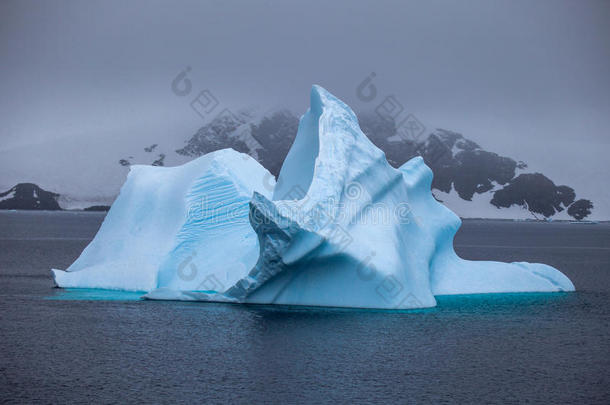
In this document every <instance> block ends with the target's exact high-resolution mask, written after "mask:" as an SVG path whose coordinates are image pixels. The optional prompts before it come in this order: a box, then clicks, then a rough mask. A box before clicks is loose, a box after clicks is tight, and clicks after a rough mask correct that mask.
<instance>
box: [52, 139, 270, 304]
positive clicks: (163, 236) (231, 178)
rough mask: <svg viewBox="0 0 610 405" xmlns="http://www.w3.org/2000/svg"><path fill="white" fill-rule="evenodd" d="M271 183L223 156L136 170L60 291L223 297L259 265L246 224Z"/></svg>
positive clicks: (255, 167) (247, 163) (59, 277)
mask: <svg viewBox="0 0 610 405" xmlns="http://www.w3.org/2000/svg"><path fill="white" fill-rule="evenodd" d="M274 185H275V180H274V178H273V176H272V175H271V174H270V173H269V172H268V171H267V170H265V169H264V168H263V167H262V166H261V165H260V164H258V163H257V162H256V161H255V160H254V159H252V158H250V157H249V156H248V155H245V154H241V153H238V152H235V151H234V150H231V149H225V150H221V151H217V152H213V153H210V154H207V155H205V156H202V157H200V158H198V159H195V160H193V161H191V162H189V163H187V164H185V165H182V166H178V167H153V166H132V168H131V171H130V173H129V176H128V177H127V181H126V182H125V184H124V185H123V187H122V189H121V193H120V194H119V196H118V197H117V199H116V201H115V202H114V204H113V205H112V208H111V209H110V211H109V212H108V214H107V216H106V218H105V220H104V222H103V224H102V226H101V228H100V230H99V232H98V233H97V235H96V236H95V238H94V239H93V241H92V242H91V243H90V244H89V246H87V248H86V249H85V250H84V251H83V253H82V254H81V255H80V257H79V258H78V259H77V260H76V261H75V262H74V263H73V264H72V265H71V266H70V267H69V268H68V269H67V271H62V270H53V275H54V278H55V282H56V284H57V285H58V286H60V287H79V288H106V289H119V290H131V291H151V290H153V289H157V288H161V289H162V291H164V294H165V296H166V297H168V298H169V297H172V296H175V295H179V291H181V290H186V291H193V290H216V291H224V289H225V288H226V287H228V286H231V285H232V284H234V283H235V282H236V281H237V280H238V279H239V278H241V277H243V275H245V274H247V272H248V271H249V269H250V268H252V266H254V264H255V263H256V261H257V258H258V251H259V247H258V240H257V237H256V234H255V233H254V231H253V230H252V227H251V226H250V223H249V220H248V214H249V208H248V203H249V201H250V198H251V196H252V193H253V192H254V190H257V191H258V192H260V193H262V194H264V195H268V196H271V191H272V190H273V187H274Z"/></svg>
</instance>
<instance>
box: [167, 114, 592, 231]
mask: <svg viewBox="0 0 610 405" xmlns="http://www.w3.org/2000/svg"><path fill="white" fill-rule="evenodd" d="M359 117H360V118H359V123H360V126H361V128H362V130H363V132H364V133H365V134H366V135H367V136H368V137H369V138H370V139H371V140H372V141H373V143H374V144H375V145H376V146H377V147H379V148H380V149H382V150H383V151H384V152H385V154H386V157H387V159H388V161H389V162H390V164H392V165H393V166H394V167H400V166H401V165H402V164H403V163H405V162H406V161H408V160H409V159H411V158H413V157H415V156H417V155H420V156H422V157H423V158H424V161H425V162H426V164H427V165H428V166H430V167H431V168H432V170H433V172H434V180H433V183H432V188H433V193H434V195H435V196H436V198H437V199H439V200H440V201H443V202H444V203H446V204H447V205H448V206H449V207H450V208H451V209H453V210H455V211H456V212H457V213H458V214H459V215H460V216H462V217H475V218H476V217H478V218H515V219H526V218H554V219H570V217H572V218H577V219H582V218H585V217H586V216H588V215H589V214H590V212H591V209H592V208H593V205H592V203H591V202H590V201H589V200H584V199H580V200H576V193H575V191H574V189H573V188H571V187H569V186H566V185H555V183H554V182H553V181H552V180H551V179H549V178H548V177H546V176H545V175H544V174H542V173H529V172H528V171H527V164H526V163H525V162H522V161H515V160H514V159H512V158H510V157H506V156H500V155H498V154H496V153H494V152H490V151H486V150H484V149H483V148H481V147H480V146H479V145H478V144H476V143H475V142H473V141H471V140H469V139H467V138H465V137H464V136H463V135H461V134H458V133H456V132H451V131H447V130H444V129H436V130H435V131H433V132H431V133H429V134H427V135H423V136H419V137H417V138H415V137H409V136H407V135H406V134H404V132H401V131H400V130H399V129H398V128H397V127H396V124H395V123H394V122H393V121H392V120H388V119H386V118H385V117H382V116H379V115H377V114H375V113H364V114H360V115H359ZM297 126H298V118H297V117H296V116H295V115H294V114H292V113H291V112H290V111H286V110H280V111H274V112H271V113H269V114H266V115H264V116H262V117H258V118H256V119H252V118H251V116H249V115H248V114H245V113H242V114H238V115H232V116H230V115H223V116H220V117H217V118H216V119H214V120H212V121H211V122H210V123H208V124H207V125H205V126H203V127H201V128H200V129H199V131H197V133H196V134H195V135H193V136H192V137H191V138H190V139H188V140H187V141H186V146H184V147H183V148H180V149H178V150H176V151H175V152H176V153H177V154H179V155H182V156H188V157H197V156H201V155H203V154H205V153H209V152H212V151H214V150H217V149H222V148H227V147H230V148H233V149H235V150H237V151H240V152H244V153H248V154H249V155H250V156H252V157H253V158H255V159H256V160H258V161H259V162H260V163H261V164H262V165H263V166H265V167H266V168H267V169H268V170H269V171H270V172H271V173H273V174H274V175H275V176H277V175H278V174H279V170H280V167H281V165H282V162H283V161H284V159H285V157H286V154H287V153H288V150H289V148H290V146H291V145H292V142H293V141H294V137H295V135H296V132H297Z"/></svg>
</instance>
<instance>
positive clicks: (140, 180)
mask: <svg viewBox="0 0 610 405" xmlns="http://www.w3.org/2000/svg"><path fill="white" fill-rule="evenodd" d="M238 155H239V154H237V152H234V151H227V150H225V151H221V152H217V153H215V154H210V155H206V156H204V157H202V158H200V159H197V160H196V161H194V162H191V163H189V164H187V165H184V166H181V167H177V168H172V169H167V168H154V169H153V168H148V167H146V168H145V167H138V168H137V169H136V170H137V171H136V172H135V173H138V171H141V172H142V174H141V175H140V174H138V175H136V174H135V173H132V174H130V177H129V178H128V180H127V182H126V184H125V185H124V187H123V190H122V191H121V195H120V196H119V198H118V199H117V201H116V202H115V204H114V205H113V207H112V209H111V211H110V212H109V214H108V217H107V219H106V221H105V222H104V224H103V225H102V228H101V229H100V232H99V233H98V235H97V236H96V238H95V239H94V241H93V242H92V243H91V244H90V245H89V246H88V247H87V249H86V250H85V251H84V252H83V254H82V255H81V257H80V258H79V259H78V260H77V261H76V262H75V263H74V264H73V265H72V266H71V267H70V268H69V269H68V270H69V271H68V272H61V271H57V270H54V273H55V279H56V282H57V284H58V285H60V286H79V287H98V288H118V289H130V290H141V291H147V292H148V293H147V294H146V295H145V297H146V298H150V299H182V300H202V301H225V302H238V303H261V304H287V305H311V306H335V307H358V308H400V309H402V308H418V307H430V306H434V305H435V304H436V300H435V298H434V296H435V295H443V294H467V293H489V292H533V291H536V292H551V291H573V290H574V286H573V285H572V283H571V282H570V280H569V279H568V278H567V277H565V276H564V275H563V274H562V273H561V272H559V271H558V270H556V269H554V268H552V267H550V266H547V265H543V264H529V263H510V264H509V263H498V262H482V261H481V262H472V261H466V260H463V259H461V258H459V257H458V256H457V255H456V253H455V251H454V250H453V237H454V235H455V233H456V231H457V230H458V228H459V226H460V224H461V222H460V219H459V218H458V217H457V216H456V215H455V214H453V213H452V212H451V211H450V210H449V209H447V208H446V207H445V206H443V205H442V204H440V203H439V202H438V201H436V200H435V199H434V197H433V196H432V193H431V188H430V185H431V181H432V171H431V170H430V169H429V168H428V167H427V166H426V165H425V164H424V162H423V160H422V159H421V158H419V157H417V158H414V159H411V160H410V161H409V162H407V163H405V164H404V165H403V166H402V167H401V168H400V169H395V168H393V167H391V166H390V165H389V164H388V162H387V160H386V158H385V155H384V153H383V152H382V151H381V150H379V149H378V148H377V147H376V146H375V145H373V144H372V143H371V142H370V141H369V140H368V139H367V137H366V136H365V135H364V134H363V133H362V131H361V130H360V127H359V125H358V120H357V118H356V116H355V114H354V113H353V111H352V110H351V109H350V108H349V107H348V106H347V105H346V104H344V103H343V102H342V101H340V100H338V99H337V98H336V97H334V96H333V95H332V94H330V93H329V92H327V91H326V90H324V89H323V88H321V87H319V86H313V88H312V91H311V106H310V108H309V110H308V111H307V113H306V114H305V115H304V116H303V117H302V118H301V121H300V124H299V129H298V132H297V136H296V139H295V141H294V144H293V146H292V148H291V150H290V152H289V153H288V156H287V157H286V160H285V162H284V164H283V166H282V169H281V171H280V175H279V178H278V182H277V185H276V186H275V188H274V189H273V190H272V187H273V184H270V182H269V179H270V175H269V173H268V172H267V171H266V170H265V169H263V168H262V167H261V166H260V165H258V164H257V163H256V162H254V161H253V160H251V159H247V158H246V159H244V158H242V157H240V158H237V157H236V156H238ZM240 159H241V160H240ZM157 170H162V171H159V172H157ZM136 189H139V191H138V193H135V191H136ZM271 190H272V191H271ZM132 195H134V196H132ZM203 197H205V198H206V199H207V200H211V202H212V203H213V204H212V205H213V206H214V208H215V209H213V210H211V211H210V210H207V209H206V210H203V212H202V213H201V215H199V216H195V217H194V218H193V217H192V216H190V215H189V213H188V210H189V207H192V206H193V204H194V203H196V200H197V199H198V198H203ZM131 200H133V201H134V202H131ZM130 246H133V247H130Z"/></svg>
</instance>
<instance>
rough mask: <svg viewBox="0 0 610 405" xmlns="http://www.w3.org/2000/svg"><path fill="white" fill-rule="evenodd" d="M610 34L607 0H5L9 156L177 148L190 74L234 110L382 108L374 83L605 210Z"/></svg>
mask: <svg viewBox="0 0 610 405" xmlns="http://www.w3.org/2000/svg"><path fill="white" fill-rule="evenodd" d="M609 38H610V1H585V0H583V1H572V0H569V1H560V0H552V1H542V0H536V1H531V0H527V1H514V0H512V1H492V0H484V1H473V0H468V1H430V0H427V1H396V2H394V1H354V0H350V1H309V0H308V1H299V2H296V1H282V2H280V1H246V0H243V1H227V0H223V1H198V2H190V1H175V2H170V1H167V2H158V1H100V2H97V1H42V0H41V1H6V0H4V1H2V2H0V58H1V59H0V60H1V65H0V66H2V76H1V77H0V152H4V153H5V154H7V153H11V151H13V150H17V149H19V148H21V150H23V148H24V147H27V146H28V145H35V144H40V143H44V144H55V143H56V142H55V140H59V139H66V138H70V137H78V138H79V140H80V142H83V145H87V142H86V141H87V140H91V143H90V144H91V145H96V144H97V143H96V142H99V141H100V138H101V137H109V138H111V137H114V138H117V137H119V138H123V139H128V138H130V137H137V136H144V135H143V134H145V135H146V136H149V138H153V140H154V138H155V137H160V136H162V134H168V133H170V134H172V136H175V137H177V138H180V140H181V141H182V140H183V139H185V138H187V137H188V136H190V135H191V134H192V133H193V132H194V131H195V130H196V129H197V128H198V126H200V125H201V122H200V118H199V117H198V116H197V115H196V114H193V111H192V110H191V109H190V107H189V106H188V101H185V99H184V98H181V97H178V96H176V95H174V94H173V93H172V92H171V89H170V85H171V82H172V80H173V79H174V77H175V76H176V75H177V74H178V73H179V72H180V71H182V70H183V69H185V68H186V67H187V66H188V67H190V68H191V71H190V72H189V78H190V79H191V81H192V84H193V88H194V90H195V91H198V90H200V89H206V88H207V89H209V90H210V91H212V92H213V94H214V95H215V96H216V97H217V98H218V99H219V101H220V102H221V103H223V104H224V105H226V106H247V105H250V104H255V105H261V106H263V107H265V108H267V107H272V106H280V105H284V106H288V107H290V108H291V109H293V110H294V111H295V112H304V111H305V109H306V108H307V104H308V93H309V88H310V86H311V84H312V83H317V84H321V85H323V86H324V87H326V88H327V89H328V90H330V91H331V92H333V93H334V94H335V95H337V96H338V97H340V98H342V99H343V100H344V101H346V102H347V103H348V104H350V105H352V106H353V107H354V108H355V109H356V110H358V109H362V108H367V107H374V105H372V104H374V103H375V102H376V101H375V102H372V103H369V104H368V105H367V104H366V103H363V102H362V101H360V100H359V99H358V98H357V97H356V87H357V86H358V84H359V83H360V82H361V81H362V80H363V79H364V78H365V77H366V76H367V75H368V74H370V73H371V72H375V74H376V77H375V85H376V87H377V89H378V91H379V96H378V97H379V99H378V101H379V102H380V101H382V98H383V97H385V96H386V95H389V94H394V95H396V97H397V99H398V100H400V102H401V103H402V104H404V106H405V108H406V109H407V110H408V111H409V112H411V113H413V114H415V115H416V116H417V117H418V118H419V119H420V121H422V122H423V123H424V125H426V126H427V127H429V128H435V127H442V128H446V129H450V130H455V131H458V132H461V133H463V134H464V135H465V136H466V137H468V138H471V139H473V140H475V141H476V142H478V143H479V144H481V146H483V147H484V148H485V149H487V150H491V151H495V152H498V153H500V154H505V155H508V156H511V157H513V158H515V159H521V160H524V161H526V162H527V163H529V165H530V168H531V169H532V171H535V170H539V171H542V172H543V173H545V174H546V175H548V176H549V177H550V178H552V179H553V180H554V181H556V182H557V183H565V184H568V185H570V186H572V187H574V188H576V191H577V194H578V196H579V197H584V198H591V199H593V200H594V202H598V203H600V204H608V201H610V198H609V194H608V191H607V190H601V188H604V189H606V188H607V184H608V182H607V176H608V167H609V165H608V164H607V163H606V161H607V159H608V157H610V133H609V131H610V40H609ZM85 148H86V146H85ZM38 159H44V157H41V156H32V162H26V163H28V164H32V165H33V164H35V163H34V160H38ZM11 164H12V165H14V162H11ZM0 165H4V166H0V171H1V170H5V169H7V167H6V162H0ZM25 166H27V165H25V164H24V167H25ZM23 170H25V168H24V169H23ZM18 172H19V171H18V170H17V171H16V170H15V168H14V167H12V169H11V173H12V174H13V175H14V173H18ZM0 180H2V181H1V183H3V184H4V183H9V182H11V181H12V180H11V179H7V178H6V176H5V177H4V178H2V179H0ZM16 180H19V179H16ZM596 199H597V201H596ZM606 208H608V206H606ZM607 212H610V210H608V211H607Z"/></svg>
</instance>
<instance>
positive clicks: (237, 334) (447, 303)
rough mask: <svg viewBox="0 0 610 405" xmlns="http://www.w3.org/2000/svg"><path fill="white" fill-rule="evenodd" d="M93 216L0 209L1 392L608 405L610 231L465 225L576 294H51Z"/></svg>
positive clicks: (488, 251) (19, 395) (12, 398)
mask: <svg viewBox="0 0 610 405" xmlns="http://www.w3.org/2000/svg"><path fill="white" fill-rule="evenodd" d="M102 219H103V215H102V214H98V213H69V212H64V213H41V212H30V213H28V212H0V401H2V402H5V401H8V402H16V403H21V402H26V403H32V402H43V403H74V402H76V403H122V402H155V403H158V402H161V403H174V402H201V403H203V402H205V403H226V402H237V403H260V402H264V403H329V402H339V403H349V402H357V403H361V402H380V403H420V402H421V403H427V402H435V403H437V402H457V403H472V402H475V403H481V402H504V403H505V402H539V403H586V404H589V403H600V404H602V403H605V404H608V403H610V336H609V335H610V312H609V306H610V225H608V224H597V225H573V224H566V223H550V224H547V223H523V222H504V221H474V220H473V221H465V223H464V225H463V228H462V229H461V230H460V232H459V234H458V236H457V238H456V249H457V250H458V252H459V253H460V254H461V255H462V256H463V257H465V258H468V259H493V260H502V261H517V260H519V261H520V260H526V261H537V262H543V263H548V264H550V265H552V266H555V267H557V268H558V269H560V270H561V271H563V272H564V273H565V274H566V275H568V277H570V278H571V279H572V281H573V282H574V284H575V285H576V288H577V290H578V291H577V292H576V293H565V294H503V295H486V296H485V295H476V296H461V297H445V298H443V297H441V298H440V299H439V300H438V302H439V305H438V307H436V308H433V309H426V310H416V311H395V312H388V311H363V310H340V309H319V308H318V309H315V308H306V309H304V308H295V307H272V306H238V305H228V304H210V303H183V302H153V301H140V300H137V296H134V295H133V294H131V295H130V294H108V293H104V292H99V291H78V292H65V291H63V290H59V289H53V288H52V287H53V283H52V280H51V277H50V273H49V269H50V268H51V267H55V268H62V269H63V268H66V267H68V266H69V265H70V264H71V262H72V261H73V260H74V259H75V258H76V257H78V255H79V254H80V252H81V251H82V249H83V248H84V247H85V246H86V245H87V243H88V241H89V240H90V239H91V238H92V237H93V236H94V234H95V232H96V230H97V228H98V227H99V225H100V223H101V221H102Z"/></svg>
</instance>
